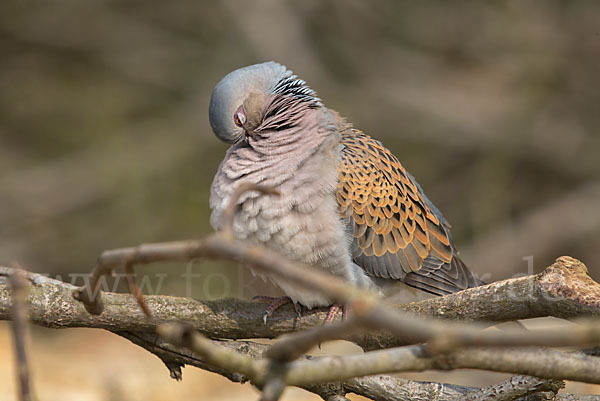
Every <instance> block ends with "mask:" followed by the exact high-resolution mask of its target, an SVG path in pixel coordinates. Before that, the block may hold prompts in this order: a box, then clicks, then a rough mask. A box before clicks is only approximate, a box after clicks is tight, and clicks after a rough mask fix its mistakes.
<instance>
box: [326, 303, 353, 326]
mask: <svg viewBox="0 0 600 401" xmlns="http://www.w3.org/2000/svg"><path fill="white" fill-rule="evenodd" d="M338 310H340V305H338V304H333V305H331V306H330V307H329V312H328V313H327V317H326V318H325V320H323V324H327V323H331V322H333V319H335V315H336V314H337V312H338ZM346 319H348V306H347V305H344V306H342V321H343V320H346Z"/></svg>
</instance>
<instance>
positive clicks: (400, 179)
mask: <svg viewBox="0 0 600 401" xmlns="http://www.w3.org/2000/svg"><path fill="white" fill-rule="evenodd" d="M341 142H342V145H343V150H342V157H341V160H340V164H339V169H338V175H339V186H338V190H337V200H338V206H339V212H340V215H341V216H342V217H343V218H345V219H347V220H348V222H349V223H348V228H349V231H350V232H351V233H352V236H353V238H354V240H353V248H352V256H353V259H354V261H355V263H357V264H358V265H359V266H361V267H362V268H363V269H365V271H366V272H367V273H368V274H370V275H373V276H376V277H383V278H393V279H400V280H404V281H406V282H407V284H409V285H412V286H415V287H418V288H421V289H424V290H426V291H429V292H433V293H435V294H444V293H447V292H451V291H458V290H460V289H464V288H466V287H468V286H472V285H469V284H474V283H475V281H474V279H473V276H472V275H471V273H470V272H469V271H468V269H466V266H465V265H464V264H463V263H462V261H460V260H459V259H458V257H457V256H456V254H455V251H454V248H453V245H452V240H451V237H450V233H449V231H448V226H447V223H446V222H445V220H443V217H441V214H439V212H438V213H437V214H436V213H434V212H433V211H432V210H431V208H430V207H429V206H428V204H429V201H428V199H427V198H426V197H425V196H424V195H423V194H422V191H421V190H420V187H419V186H418V184H417V183H416V182H415V181H414V180H413V179H412V177H411V176H410V175H409V174H408V173H407V172H406V171H405V170H404V167H402V164H401V163H400V161H398V159H397V158H396V157H395V156H394V155H393V154H392V153H391V152H390V151H389V150H387V149H386V148H385V147H384V146H383V145H382V144H381V143H380V142H379V141H376V140H374V139H372V138H371V137H369V136H367V135H365V134H363V133H362V132H360V131H358V130H356V129H353V128H352V127H351V126H349V125H346V126H345V127H344V129H343V130H342V139H341ZM433 208H435V207H434V206H433ZM436 211H437V209H436ZM440 217H441V218H440ZM457 259H458V261H457ZM424 261H427V262H426V263H424Z"/></svg>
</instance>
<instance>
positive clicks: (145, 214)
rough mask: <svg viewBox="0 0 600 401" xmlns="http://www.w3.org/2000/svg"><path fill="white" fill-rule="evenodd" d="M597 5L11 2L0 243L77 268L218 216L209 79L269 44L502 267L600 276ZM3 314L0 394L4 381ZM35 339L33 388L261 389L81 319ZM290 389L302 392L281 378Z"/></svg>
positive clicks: (495, 271)
mask: <svg viewBox="0 0 600 401" xmlns="http://www.w3.org/2000/svg"><path fill="white" fill-rule="evenodd" d="M599 18H600V3H598V2H595V1H568V2H567V1H523V2H508V1H506V2H476V1H453V2H401V1H392V0H389V1H374V2H369V3H368V4H366V3H365V2H362V1H359V0H346V1H341V0H340V1H330V2H322V1H317V0H311V1H302V2H300V1H298V2H292V1H275V0H271V1H267V0H261V1H247V2H243V1H222V2H197V1H174V2H159V1H156V2H150V1H134V0H128V1H104V2H83V1H78V0H71V1H68V0H60V1H54V2H34V1H19V2H16V1H14V2H13V1H8V2H3V3H2V5H0V54H1V56H0V264H2V265H9V264H10V263H12V262H13V261H18V262H20V263H21V264H22V265H23V266H25V267H26V268H28V269H30V270H34V271H37V272H42V273H48V274H51V275H53V276H56V275H60V276H61V277H62V278H63V279H65V280H72V279H73V276H69V274H70V273H82V272H87V271H89V269H90V268H91V265H92V263H93V261H94V259H95V258H96V256H97V255H98V254H99V252H101V251H102V250H104V249H107V248H113V247H119V246H127V245H134V244H138V243H140V242H150V241H162V240H173V239H183V238H190V237H198V236H200V235H202V234H205V233H207V232H209V231H210V227H209V225H208V216H209V207H208V193H209V185H210V182H211V179H212V176H213V175H214V173H215V171H216V169H217V166H218V163H219V161H220V160H221V159H222V157H223V153H224V151H225V149H226V146H225V145H224V144H222V143H220V142H219V141H218V140H217V139H216V138H215V137H214V136H213V134H212V133H211V131H210V128H209V126H208V122H207V105H208V100H209V97H210V92H211V90H212V88H213V86H214V85H215V83H216V82H218V80H219V79H220V78H221V77H222V76H223V75H225V74H226V73H227V72H229V71H231V70H233V69H235V68H238V67H241V66H245V65H249V64H253V63H257V62H262V61H267V60H275V61H279V62H281V63H283V64H285V65H287V66H288V67H289V68H291V69H293V70H294V71H295V72H296V73H297V74H298V75H299V76H300V77H302V78H303V79H305V80H307V81H308V83H309V84H310V85H311V87H313V88H314V89H315V90H316V91H317V92H318V93H319V95H320V97H321V98H322V99H323V101H324V102H325V104H326V105H327V106H329V107H331V108H334V109H336V110H337V111H339V112H340V113H341V114H342V115H344V116H346V117H348V118H349V120H350V121H352V122H353V123H354V124H355V125H356V126H357V127H358V128H360V129H362V130H364V131H365V132H367V133H369V134H370V135H372V136H374V137H376V138H378V139H380V140H382V141H383V142H384V143H385V144H386V145H387V146H388V147H389V148H390V149H391V150H392V151H393V152H394V153H395V154H396V155H397V156H398V157H399V158H400V160H402V162H403V163H404V165H405V167H406V168H407V169H408V170H409V171H410V172H411V173H412V174H414V175H415V176H416V177H417V178H418V179H419V181H420V183H421V184H422V186H423V187H424V188H425V190H426V192H427V193H428V195H429V197H430V198H431V199H432V200H433V201H434V202H435V203H436V204H437V206H438V207H439V208H440V209H441V210H442V211H443V212H444V214H445V215H446V217H447V218H448V220H449V221H450V222H451V223H452V224H453V227H454V229H453V234H454V237H455V241H456V243H457V244H458V246H459V249H460V250H461V251H462V255H463V259H464V260H465V261H466V262H467V263H468V264H469V265H470V266H472V269H473V270H474V271H476V272H478V273H479V274H482V275H485V277H487V278H488V280H496V279H502V278H506V277H511V276H513V275H515V274H519V273H521V274H524V273H527V272H528V270H527V266H528V265H527V263H526V261H524V260H523V258H524V257H533V268H534V271H536V272H537V271H539V270H540V269H542V268H543V267H544V266H546V265H548V264H549V263H551V262H552V261H553V260H554V259H555V258H556V257H558V256H560V255H564V254H569V255H572V256H575V257H577V258H579V259H581V260H583V261H584V262H585V263H586V264H587V265H588V267H589V268H590V271H591V274H592V276H594V277H595V278H596V279H600V270H599V269H598V265H599V263H600V255H599V254H598V245H600V209H599V205H600V160H599V158H600V135H599V131H600V112H599V105H600V73H599V72H600V25H599V23H598V21H599V20H600V19H599ZM146 271H147V272H148V273H149V274H150V276H149V277H150V281H151V282H152V283H157V282H158V280H159V276H157V274H167V276H166V278H165V279H164V282H163V285H162V286H161V290H160V292H162V293H169V294H179V295H186V294H187V295H193V296H196V297H218V296H222V295H236V294H238V295H241V296H246V297H247V296H251V295H254V294H253V293H252V290H253V289H254V287H247V288H245V289H244V288H243V289H242V294H239V289H240V288H241V287H240V286H241V285H242V284H245V283H246V282H247V280H249V278H248V277H246V276H244V275H243V273H240V272H239V269H238V267H237V266H234V265H231V264H226V263H211V264H209V265H207V264H203V265H202V267H200V265H196V264H195V265H194V272H195V273H198V274H201V275H202V277H201V278H200V279H198V284H197V285H194V286H193V288H192V292H191V293H189V291H186V285H185V283H184V280H182V278H181V274H183V273H184V272H185V266H182V265H178V264H163V265H158V266H153V267H152V268H150V269H148V270H146ZM265 291H266V290H265ZM6 328H7V325H6V324H0V350H4V351H0V400H5V399H6V400H12V399H14V398H13V397H14V396H13V394H14V393H13V390H12V388H13V387H12V385H13V383H12V380H13V379H12V376H11V375H12V373H11V372H12V370H11V369H12V365H11V364H12V360H11V357H12V356H11V354H10V353H9V352H7V351H6V350H7V349H9V348H10V347H9V344H10V343H9V337H8V333H7V332H6ZM90 347H91V348H92V349H91V350H90V349H89V348H90ZM33 350H34V355H32V356H33V359H34V362H33V364H34V368H35V370H34V373H35V375H36V384H37V388H38V392H39V394H40V395H42V397H41V398H42V399H48V400H50V399H61V400H66V399H77V400H81V399H90V400H96V399H113V400H118V399H129V400H131V399H138V398H139V399H144V400H151V399H156V400H162V399H172V398H178V399H192V398H207V399H237V398H235V397H236V396H239V397H241V398H239V399H247V397H248V395H247V394H248V393H247V392H248V391H250V392H252V391H253V390H251V389H250V387H249V386H248V385H246V386H243V387H242V386H239V385H227V384H226V381H224V380H222V379H220V378H217V377H216V376H214V375H209V374H205V373H202V372H199V371H193V370H192V369H186V372H185V374H184V377H185V378H186V379H184V382H183V383H182V384H177V383H174V382H173V383H172V382H171V381H170V379H168V377H167V373H166V370H165V369H163V367H162V366H161V364H160V362H159V361H158V360H157V359H156V358H153V357H151V356H145V355H144V354H143V352H141V351H138V350H136V349H135V348H133V346H132V345H129V344H128V343H127V342H123V341H121V340H119V339H117V338H116V337H114V336H111V335H109V334H103V333H99V332H95V331H92V330H71V331H64V332H63V331H61V332H54V331H49V330H36V331H35V332H34V346H33ZM67 361H68V366H65V362H67ZM111 366H112V367H111ZM48 375H50V376H48ZM422 377H426V378H432V377H433V376H432V375H431V374H429V375H425V376H422ZM435 378H436V379H437V380H448V381H454V382H468V383H471V384H488V383H491V382H493V381H494V380H496V379H497V378H498V376H493V377H492V376H490V375H484V374H476V375H469V376H468V377H467V378H462V377H459V376H457V375H456V374H453V375H437V376H435ZM209 388H212V389H214V391H213V390H211V391H213V392H206V393H202V392H201V391H209V390H208V389H209ZM111 389H114V391H113V390H111ZM577 389H579V390H581V391H588V390H589V389H591V387H589V388H587V387H583V386H580V387H577ZM586 389H588V390H586ZM589 391H592V390H589ZM179 392H181V393H179ZM243 394H246V395H243ZM109 396H110V397H109ZM296 396H298V397H309V396H308V395H307V393H303V392H301V391H300V390H297V391H296V392H290V393H289V394H287V395H286V397H284V399H285V400H294V399H297V398H295V397H296ZM107 397H108V398H107ZM135 397H138V398H135ZM219 397H221V398H219ZM245 397H246V398H245ZM298 399H299V398H298Z"/></svg>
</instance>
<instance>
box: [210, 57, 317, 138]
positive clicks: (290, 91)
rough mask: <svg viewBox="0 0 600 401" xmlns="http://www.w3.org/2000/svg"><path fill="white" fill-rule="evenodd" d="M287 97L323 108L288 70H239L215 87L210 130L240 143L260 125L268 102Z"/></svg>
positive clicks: (264, 67)
mask: <svg viewBox="0 0 600 401" xmlns="http://www.w3.org/2000/svg"><path fill="white" fill-rule="evenodd" d="M277 94H281V95H288V96H293V97H294V98H297V99H301V100H303V101H308V102H311V103H313V104H314V105H320V100H319V99H318V98H317V96H316V93H315V92H314V91H313V90H312V89H310V88H309V87H308V86H306V82H304V81H303V80H301V79H299V78H298V77H297V76H296V75H294V73H293V72H291V71H290V70H288V69H287V68H286V67H285V66H283V65H281V64H278V63H275V62H273V61H270V62H267V63H262V64H255V65H251V66H248V67H243V68H240V69H237V70H235V71H233V72H230V73H229V74H227V75H226V76H225V77H224V78H223V79H221V81H220V82H219V83H218V84H217V86H215V89H214V90H213V92H212V96H211V98H210V106H209V110H208V115H209V121H210V126H211V128H212V130H213V132H214V133H215V135H216V136H217V137H218V138H219V139H220V140H222V141H223V142H226V143H231V144H234V143H238V142H241V141H243V140H244V139H245V137H246V136H247V135H249V134H251V133H252V131H253V130H254V129H255V128H256V127H258V126H259V125H260V123H261V122H262V119H263V117H264V111H265V108H266V105H267V103H268V102H269V100H271V99H272V98H273V96H274V95H277Z"/></svg>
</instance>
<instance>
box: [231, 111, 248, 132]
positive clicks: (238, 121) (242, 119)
mask: <svg viewBox="0 0 600 401" xmlns="http://www.w3.org/2000/svg"><path fill="white" fill-rule="evenodd" d="M233 122H234V123H235V125H237V126H238V127H242V128H243V127H244V124H246V114H244V111H243V110H241V106H240V108H239V109H238V110H237V111H236V112H235V114H234V115H233Z"/></svg>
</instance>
